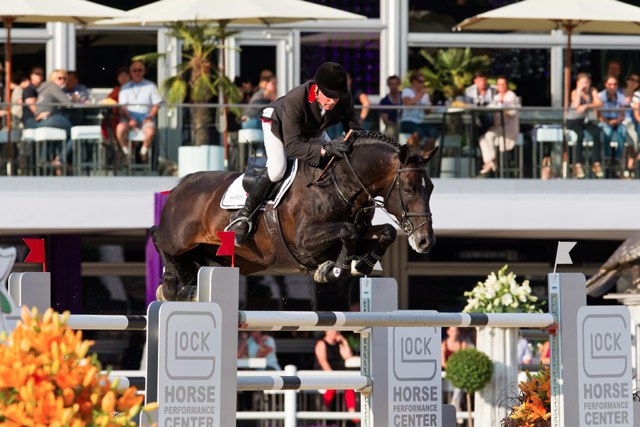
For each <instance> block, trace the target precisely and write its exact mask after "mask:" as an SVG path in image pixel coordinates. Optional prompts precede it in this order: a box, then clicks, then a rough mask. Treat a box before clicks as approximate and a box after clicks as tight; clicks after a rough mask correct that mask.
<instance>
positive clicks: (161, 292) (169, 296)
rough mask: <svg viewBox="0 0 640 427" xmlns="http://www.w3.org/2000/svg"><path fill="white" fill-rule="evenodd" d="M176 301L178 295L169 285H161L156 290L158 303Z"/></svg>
mask: <svg viewBox="0 0 640 427" xmlns="http://www.w3.org/2000/svg"><path fill="white" fill-rule="evenodd" d="M175 299H176V293H175V291H174V290H173V289H171V288H169V287H168V286H167V285H159V286H158V288H157V289H156V300H157V301H174V300H175Z"/></svg>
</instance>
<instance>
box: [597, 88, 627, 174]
mask: <svg viewBox="0 0 640 427" xmlns="http://www.w3.org/2000/svg"><path fill="white" fill-rule="evenodd" d="M598 96H599V97H600V102H602V106H603V108H604V109H607V108H624V107H625V97H624V93H623V92H621V91H619V90H618V80H617V79H616V78H615V77H613V76H609V77H607V80H605V89H604V90H603V91H602V92H600V93H599V94H598ZM598 120H599V122H600V123H599V124H598V126H600V129H601V131H602V144H603V145H604V154H605V156H606V157H607V158H608V159H610V162H611V165H610V166H611V168H612V169H614V168H615V169H619V168H618V167H617V166H618V165H619V163H620V158H621V154H622V151H623V150H624V143H625V141H626V140H627V127H626V126H625V125H624V111H606V110H605V111H598ZM614 139H615V141H617V142H618V148H617V149H615V150H614V149H613V148H612V147H611V142H612V141H614Z"/></svg>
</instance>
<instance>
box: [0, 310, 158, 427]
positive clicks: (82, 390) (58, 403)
mask: <svg viewBox="0 0 640 427" xmlns="http://www.w3.org/2000/svg"><path fill="white" fill-rule="evenodd" d="M68 317H69V313H68V312H65V313H63V314H62V316H60V315H59V314H58V313H56V312H54V311H53V309H47V311H45V313H44V314H43V315H40V314H39V313H38V310H37V309H36V308H33V309H32V310H31V311H29V310H28V309H27V308H26V307H23V309H22V315H21V319H22V321H21V322H18V324H17V325H16V328H15V329H14V330H13V332H12V334H11V335H10V336H9V337H7V336H6V334H4V336H3V337H2V338H1V339H0V426H6V427H22V426H34V427H40V426H43V427H44V426H52V427H66V426H69V427H83V426H101V427H114V426H134V425H136V423H135V421H133V420H134V418H135V417H136V416H137V415H138V414H139V413H140V411H141V405H142V400H143V397H142V396H141V395H138V394H137V390H136V388H135V387H130V388H128V389H127V390H126V391H124V393H119V392H117V391H116V386H117V384H116V383H114V384H111V382H110V381H109V378H108V377H107V375H106V374H104V373H101V366H100V362H99V361H98V360H97V358H96V356H95V355H91V356H88V355H87V352H88V351H89V347H90V346H91V345H92V344H93V341H88V340H83V339H82V332H80V331H77V332H74V331H72V330H71V329H70V328H69V327H68V326H66V320H67V319H68ZM152 409H153V405H148V407H146V408H145V410H152Z"/></svg>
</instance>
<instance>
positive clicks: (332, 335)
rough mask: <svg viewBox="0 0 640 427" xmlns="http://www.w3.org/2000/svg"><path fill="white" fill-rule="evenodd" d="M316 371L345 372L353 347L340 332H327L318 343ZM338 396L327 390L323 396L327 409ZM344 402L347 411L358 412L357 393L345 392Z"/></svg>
mask: <svg viewBox="0 0 640 427" xmlns="http://www.w3.org/2000/svg"><path fill="white" fill-rule="evenodd" d="M315 355H316V365H315V366H316V369H322V370H323V371H334V370H344V369H345V361H346V360H347V359H349V358H350V357H352V356H353V352H352V351H351V347H350V346H349V342H348V341H347V339H346V338H345V337H344V336H342V334H341V333H340V332H338V331H332V330H328V331H325V333H324V337H323V338H321V339H319V340H318V341H317V342H316V347H315ZM335 395H336V391H335V390H325V392H324V394H323V395H322V397H323V400H324V405H325V407H327V408H329V407H330V405H331V402H332V401H333V398H334V397H335ZM344 400H345V403H346V406H347V411H349V412H355V411H356V393H355V392H354V391H353V390H345V391H344Z"/></svg>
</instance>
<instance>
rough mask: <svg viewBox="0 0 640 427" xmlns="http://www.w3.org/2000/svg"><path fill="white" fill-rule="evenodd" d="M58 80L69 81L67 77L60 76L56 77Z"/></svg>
mask: <svg viewBox="0 0 640 427" xmlns="http://www.w3.org/2000/svg"><path fill="white" fill-rule="evenodd" d="M56 80H67V78H66V77H65V76H58V77H56Z"/></svg>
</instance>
